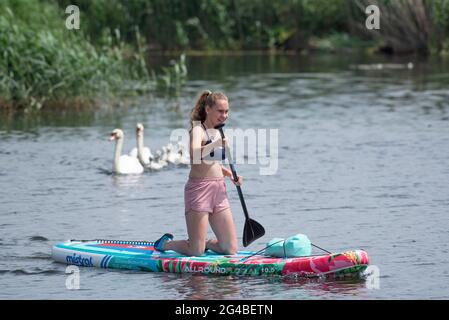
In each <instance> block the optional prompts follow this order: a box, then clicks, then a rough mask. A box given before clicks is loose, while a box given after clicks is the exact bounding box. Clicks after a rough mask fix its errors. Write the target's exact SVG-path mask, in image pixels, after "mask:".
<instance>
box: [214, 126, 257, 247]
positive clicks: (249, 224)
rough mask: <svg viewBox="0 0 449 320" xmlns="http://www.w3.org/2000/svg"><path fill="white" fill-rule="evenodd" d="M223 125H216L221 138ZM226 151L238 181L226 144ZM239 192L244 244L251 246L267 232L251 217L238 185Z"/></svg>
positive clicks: (223, 136)
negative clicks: (243, 216)
mask: <svg viewBox="0 0 449 320" xmlns="http://www.w3.org/2000/svg"><path fill="white" fill-rule="evenodd" d="M223 127H224V123H222V124H219V125H218V126H216V127H215V129H217V130H218V131H220V134H221V138H222V139H224V138H225V135H224V133H223ZM225 152H226V156H227V157H228V160H229V166H230V167H231V171H232V177H233V178H234V181H236V182H237V181H238V180H239V178H238V176H237V172H236V171H235V167H234V164H233V163H232V162H233V161H232V158H231V153H230V152H228V148H226V146H225ZM236 187H237V192H238V193H239V198H240V203H241V204H242V208H243V213H244V214H245V226H244V227H243V246H244V247H247V246H249V245H250V244H251V243H252V242H253V241H254V240H256V239H259V238H260V237H262V236H263V235H264V234H265V229H264V228H263V227H262V225H261V224H260V223H258V222H257V221H254V220H253V219H250V217H249V215H248V210H247V209H246V204H245V199H243V193H242V189H241V188H240V186H237V185H236Z"/></svg>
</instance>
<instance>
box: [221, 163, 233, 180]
mask: <svg viewBox="0 0 449 320" xmlns="http://www.w3.org/2000/svg"><path fill="white" fill-rule="evenodd" d="M221 172H223V176H225V177H229V178H232V171H231V170H229V169H228V168H226V167H225V166H221Z"/></svg>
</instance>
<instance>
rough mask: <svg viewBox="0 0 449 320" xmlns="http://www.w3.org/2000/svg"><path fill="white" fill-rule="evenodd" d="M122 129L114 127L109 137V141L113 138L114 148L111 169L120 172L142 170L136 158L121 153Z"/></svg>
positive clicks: (134, 172) (130, 172)
mask: <svg viewBox="0 0 449 320" xmlns="http://www.w3.org/2000/svg"><path fill="white" fill-rule="evenodd" d="M123 137H124V134H123V131H122V130H121V129H114V131H112V132H111V136H110V138H109V140H110V141H113V140H115V150H114V162H113V165H112V171H113V172H114V173H121V174H137V173H142V172H143V166H142V165H141V164H140V162H139V160H137V158H133V157H130V156H129V155H126V154H124V155H121V153H122V147H123Z"/></svg>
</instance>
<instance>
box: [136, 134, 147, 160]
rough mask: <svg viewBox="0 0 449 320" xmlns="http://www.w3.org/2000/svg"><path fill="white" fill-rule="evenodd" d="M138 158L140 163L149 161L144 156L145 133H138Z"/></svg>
mask: <svg viewBox="0 0 449 320" xmlns="http://www.w3.org/2000/svg"><path fill="white" fill-rule="evenodd" d="M137 158H138V159H139V162H140V163H147V162H148V159H146V160H145V159H144V158H143V135H142V134H138V135H137Z"/></svg>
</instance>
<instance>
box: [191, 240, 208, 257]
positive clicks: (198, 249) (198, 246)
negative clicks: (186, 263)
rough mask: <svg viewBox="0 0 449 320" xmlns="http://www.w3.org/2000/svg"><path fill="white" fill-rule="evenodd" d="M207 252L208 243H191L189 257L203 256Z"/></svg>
mask: <svg viewBox="0 0 449 320" xmlns="http://www.w3.org/2000/svg"><path fill="white" fill-rule="evenodd" d="M205 250H206V243H205V242H203V243H189V255H191V256H202V255H203V254H204V251H205Z"/></svg>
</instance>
